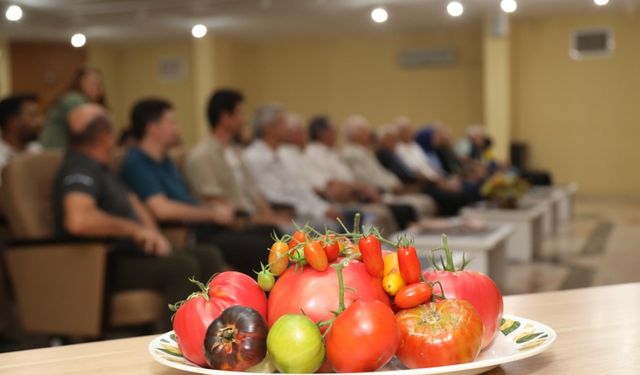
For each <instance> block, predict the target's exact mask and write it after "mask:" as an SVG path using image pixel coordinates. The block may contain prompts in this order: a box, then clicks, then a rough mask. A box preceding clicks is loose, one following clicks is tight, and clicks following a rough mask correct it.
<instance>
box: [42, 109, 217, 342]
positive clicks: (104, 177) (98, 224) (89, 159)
mask: <svg viewBox="0 0 640 375" xmlns="http://www.w3.org/2000/svg"><path fill="white" fill-rule="evenodd" d="M68 124H69V146H70V149H69V150H68V151H67V153H66V154H65V157H64V161H63V163H62V166H61V168H60V170H59V172H58V175H57V177H56V180H55V186H54V193H53V207H54V218H55V225H56V230H57V232H58V235H60V236H62V237H66V238H68V237H89V238H111V239H113V240H114V241H113V247H114V248H113V251H111V252H110V253H109V257H110V259H109V262H108V264H109V269H108V278H107V288H108V291H120V290H130V289H152V290H157V291H158V292H160V293H162V294H163V295H164V296H165V302H166V303H174V302H176V301H179V300H182V299H184V298H186V297H187V296H188V295H189V294H190V293H191V291H192V289H193V288H192V285H191V284H190V282H189V281H188V278H189V277H192V276H194V277H196V278H199V279H200V280H207V279H208V278H209V277H210V276H211V275H212V274H214V273H215V272H219V271H221V270H222V261H221V260H220V258H219V255H218V254H217V253H216V250H215V249H211V248H208V249H202V248H201V249H197V250H191V251H177V252H175V253H174V252H172V249H171V246H170V245H169V242H168V241H167V239H166V238H165V237H164V236H163V235H162V234H161V233H160V232H159V231H158V228H157V226H156V223H155V221H154V219H153V217H151V216H150V215H149V214H148V213H147V211H146V210H145V209H144V208H143V206H142V203H141V202H140V201H139V200H138V199H137V198H136V196H135V195H134V194H132V193H130V192H129V191H128V190H127V188H125V186H124V185H123V184H122V183H120V181H118V179H117V177H116V176H115V175H114V174H113V173H112V172H111V171H110V170H109V167H108V165H109V163H110V161H111V158H112V153H113V147H114V146H113V145H114V134H113V129H112V127H111V119H110V116H109V114H108V113H107V112H106V110H105V109H104V108H103V107H101V106H99V105H96V104H84V105H81V106H79V107H77V108H76V109H74V110H73V111H72V112H71V113H70V114H69V117H68ZM61 302H63V301H61ZM165 310H167V309H165ZM170 326H171V322H170V314H169V312H168V310H167V313H166V315H165V317H164V319H163V321H162V322H160V325H159V327H158V328H159V329H164V330H166V329H169V328H170Z"/></svg>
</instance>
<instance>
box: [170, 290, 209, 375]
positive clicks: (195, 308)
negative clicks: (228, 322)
mask: <svg viewBox="0 0 640 375" xmlns="http://www.w3.org/2000/svg"><path fill="white" fill-rule="evenodd" d="M220 313H221V311H219V310H218V308H216V307H214V306H213V305H212V304H210V303H209V301H208V300H207V298H206V297H205V296H204V295H203V294H202V293H198V294H194V295H192V296H190V297H189V299H187V300H186V301H185V302H184V303H182V305H180V307H179V308H178V310H177V311H176V313H175V315H174V316H173V331H174V333H175V334H176V339H177V341H178V346H179V347H180V351H181V352H182V355H183V356H184V357H185V358H186V359H188V360H189V361H191V362H193V363H195V364H196V365H198V366H203V367H206V366H207V360H206V359H205V357H204V338H205V336H206V333H207V328H209V325H210V324H211V322H213V321H214V320H215V319H216V318H217V317H218V315H220Z"/></svg>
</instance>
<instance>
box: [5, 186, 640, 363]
mask: <svg viewBox="0 0 640 375" xmlns="http://www.w3.org/2000/svg"><path fill="white" fill-rule="evenodd" d="M639 244H640V201H639V202H628V201H618V200H612V199H585V198H578V199H577V200H576V205H575V213H574V219H573V221H572V222H571V223H570V224H569V225H566V226H565V227H561V228H558V234H557V235H556V236H554V237H553V238H549V239H547V240H546V241H545V243H544V251H543V253H542V256H541V257H540V258H539V259H536V261H535V262H533V263H527V264H517V263H512V264H509V265H508V266H507V270H506V272H507V274H506V277H507V279H506V280H507V282H506V286H505V288H504V290H503V293H504V294H505V295H509V294H520V293H535V292H543V291H549V290H558V289H572V288H583V287H588V286H593V285H606V284H616V283H627V282H637V281H640V272H638V265H640V249H639V248H638V247H639ZM4 312H5V313H6V311H4ZM1 313H2V312H0V316H1V315H2V314H1ZM14 328H15V327H14ZM0 331H2V330H1V329H0ZM10 331H12V332H10V333H9V335H7V333H8V332H7V330H5V331H4V332H0V352H3V351H11V350H21V349H28V348H34V347H40V346H46V345H48V344H51V342H49V341H47V340H46V339H43V338H39V337H26V336H24V335H22V334H20V333H19V332H15V329H13V330H10ZM121 335H122V333H116V334H115V336H113V337H109V338H117V337H120V336H121ZM125 335H126V334H125ZM129 335H130V333H129Z"/></svg>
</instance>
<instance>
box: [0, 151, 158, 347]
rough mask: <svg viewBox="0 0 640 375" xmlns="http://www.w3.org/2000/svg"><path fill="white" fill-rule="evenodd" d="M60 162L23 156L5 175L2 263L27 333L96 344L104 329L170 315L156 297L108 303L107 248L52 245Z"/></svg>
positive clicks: (126, 295)
mask: <svg viewBox="0 0 640 375" xmlns="http://www.w3.org/2000/svg"><path fill="white" fill-rule="evenodd" d="M62 155H63V154H62V153H61V152H59V151H47V152H43V153H41V154H34V155H22V156H19V157H17V158H15V159H14V160H13V161H12V162H11V163H10V164H9V165H8V166H7V167H6V168H4V171H3V184H2V187H1V191H0V197H1V199H2V201H3V203H4V208H5V212H6V216H7V221H8V224H9V227H10V231H11V239H9V240H8V241H7V243H6V247H5V249H4V251H3V253H4V254H3V255H4V260H5V264H6V269H7V273H8V276H9V279H10V282H11V285H12V287H13V291H14V296H15V299H16V302H17V305H18V310H19V312H18V313H19V318H20V320H21V322H22V325H23V328H24V330H25V331H26V332H29V333H36V334H44V335H50V336H57V337H60V336H62V337H73V338H95V337H99V336H100V335H101V334H102V333H103V330H104V329H105V328H112V327H122V326H134V325H141V324H147V323H152V322H154V321H157V320H158V319H159V318H160V317H161V315H162V309H165V308H166V306H163V299H162V296H161V295H160V294H159V293H157V292H153V291H149V290H131V291H126V292H118V293H113V294H111V295H109V296H106V295H105V276H106V267H107V253H108V251H109V246H108V241H106V240H101V239H81V240H60V239H56V238H54V237H53V235H54V225H53V217H52V216H53V212H52V202H51V200H52V197H51V195H52V190H53V181H54V178H55V175H56V173H57V170H58V168H59V166H60V163H61V160H62Z"/></svg>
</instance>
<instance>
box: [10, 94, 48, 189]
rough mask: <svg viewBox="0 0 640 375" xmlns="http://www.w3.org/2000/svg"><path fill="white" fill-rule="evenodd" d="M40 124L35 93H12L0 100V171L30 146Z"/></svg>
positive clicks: (41, 120) (40, 114) (41, 122)
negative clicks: (0, 131) (0, 132)
mask: <svg viewBox="0 0 640 375" xmlns="http://www.w3.org/2000/svg"><path fill="white" fill-rule="evenodd" d="M42 124H43V116H42V112H41V111H40V106H39V105H38V102H37V99H36V96H35V95H32V94H18V95H12V96H9V97H6V98H4V99H3V100H2V101H0V130H2V138H0V171H1V170H2V168H3V167H4V166H6V165H7V164H9V161H10V160H11V159H12V158H13V157H14V156H16V155H17V154H19V153H21V152H24V151H27V150H28V149H30V148H31V147H32V146H30V142H32V141H34V140H36V139H37V138H38V134H39V133H40V130H41V129H42ZM1 178H2V177H1V175H0V183H1V182H2V180H1Z"/></svg>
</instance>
